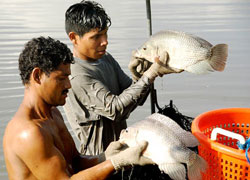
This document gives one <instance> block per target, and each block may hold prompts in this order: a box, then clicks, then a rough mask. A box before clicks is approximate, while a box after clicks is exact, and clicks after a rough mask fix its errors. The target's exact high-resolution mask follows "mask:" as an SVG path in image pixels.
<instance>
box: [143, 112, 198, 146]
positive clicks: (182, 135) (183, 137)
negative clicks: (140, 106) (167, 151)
mask: <svg viewBox="0 0 250 180" xmlns="http://www.w3.org/2000/svg"><path fill="white" fill-rule="evenodd" d="M148 118H152V119H155V120H157V121H158V122H160V123H162V124H164V125H165V126H167V127H168V128H169V129H171V130H173V133H174V134H175V135H176V136H177V137H178V139H179V140H180V141H181V142H182V143H184V144H185V146H187V147H195V146H198V145H199V144H200V143H199V141H198V140H197V139H196V137H195V136H194V135H193V134H192V133H191V132H188V131H185V130H184V129H182V128H181V127H180V126H179V125H178V124H177V123H176V122H175V121H174V120H172V119H171V118H169V117H167V116H164V115H162V114H159V113H154V114H152V115H150V116H149V117H148Z"/></svg>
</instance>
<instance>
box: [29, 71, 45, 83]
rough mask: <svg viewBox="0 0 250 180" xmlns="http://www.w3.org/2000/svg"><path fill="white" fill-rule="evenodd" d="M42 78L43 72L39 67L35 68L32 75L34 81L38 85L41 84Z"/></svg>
mask: <svg viewBox="0 0 250 180" xmlns="http://www.w3.org/2000/svg"><path fill="white" fill-rule="evenodd" d="M41 76H42V70H41V69H40V68H38V67H35V68H34V69H33V70H32V73H31V78H32V80H33V81H34V82H36V83H38V84H41Z"/></svg>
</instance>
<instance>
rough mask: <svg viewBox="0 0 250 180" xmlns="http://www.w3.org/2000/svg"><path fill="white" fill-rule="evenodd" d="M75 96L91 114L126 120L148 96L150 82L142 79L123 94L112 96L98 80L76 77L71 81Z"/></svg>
mask: <svg viewBox="0 0 250 180" xmlns="http://www.w3.org/2000/svg"><path fill="white" fill-rule="evenodd" d="M71 85H72V89H73V91H74V93H76V94H75V95H74V96H77V98H78V100H79V101H80V102H81V103H82V104H83V105H84V106H85V107H86V108H87V109H88V110H89V111H90V112H91V111H92V112H94V113H96V114H98V115H101V116H104V117H107V118H109V119H111V120H114V121H116V120H120V119H124V117H126V116H127V115H128V114H129V113H130V112H131V110H132V109H134V106H135V105H137V103H138V102H139V100H140V99H141V97H142V96H145V95H147V92H148V88H149V82H148V79H147V78H146V77H144V78H141V79H140V80H139V81H137V82H136V83H134V84H132V85H131V86H130V87H129V88H127V89H125V90H124V91H123V92H122V93H121V94H119V95H114V94H112V93H111V92H110V91H109V90H108V88H107V87H105V85H104V84H103V83H102V82H101V81H99V80H98V79H91V78H89V77H86V76H76V77H74V78H73V79H72V80H71Z"/></svg>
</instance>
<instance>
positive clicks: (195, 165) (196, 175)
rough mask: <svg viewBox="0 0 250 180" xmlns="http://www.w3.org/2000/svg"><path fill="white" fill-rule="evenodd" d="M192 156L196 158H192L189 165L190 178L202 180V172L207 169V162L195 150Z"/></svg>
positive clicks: (190, 179) (191, 179)
mask: <svg viewBox="0 0 250 180" xmlns="http://www.w3.org/2000/svg"><path fill="white" fill-rule="evenodd" d="M191 158H193V159H194V160H193V161H192V160H190V161H191V163H189V164H188V165H187V166H188V178H189V180H201V179H202V177H201V172H205V171H206V169H207V162H206V161H205V160H204V159H203V158H202V157H201V156H199V155H198V154H196V153H195V152H193V153H192V155H191Z"/></svg>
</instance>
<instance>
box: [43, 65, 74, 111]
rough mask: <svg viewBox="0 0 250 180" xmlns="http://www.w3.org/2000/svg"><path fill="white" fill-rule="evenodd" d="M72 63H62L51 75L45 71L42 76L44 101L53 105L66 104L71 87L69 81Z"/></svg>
mask: <svg viewBox="0 0 250 180" xmlns="http://www.w3.org/2000/svg"><path fill="white" fill-rule="evenodd" d="M70 74H71V71H70V64H63V63H61V64H60V65H59V67H58V68H57V69H56V70H54V71H52V72H51V73H50V75H49V76H47V75H46V74H45V73H43V74H42V78H41V94H42V97H43V99H44V101H45V102H46V103H47V104H49V105H53V106H58V105H64V104H65V102H66V101H65V99H66V97H67V93H68V89H69V88H71V84H70V81H69V75H70Z"/></svg>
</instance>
